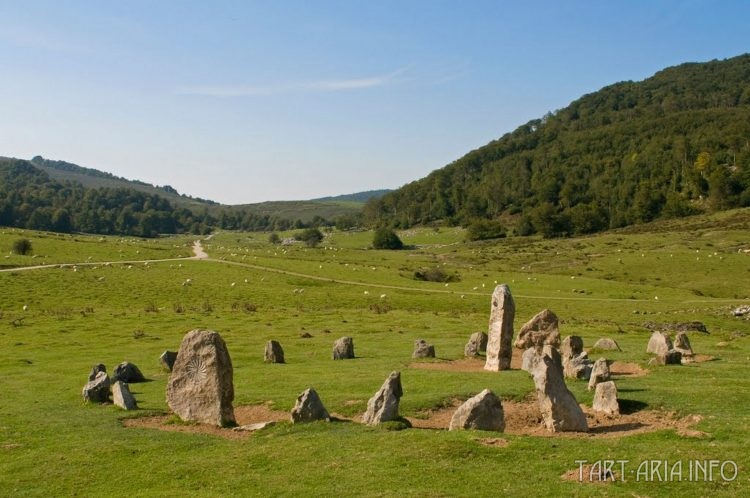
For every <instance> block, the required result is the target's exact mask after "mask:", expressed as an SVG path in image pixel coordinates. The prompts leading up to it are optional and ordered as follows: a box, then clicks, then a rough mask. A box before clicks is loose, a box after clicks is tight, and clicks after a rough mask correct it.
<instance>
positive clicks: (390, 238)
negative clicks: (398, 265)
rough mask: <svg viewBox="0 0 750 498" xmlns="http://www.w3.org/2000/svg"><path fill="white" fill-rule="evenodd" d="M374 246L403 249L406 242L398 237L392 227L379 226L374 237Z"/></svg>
mask: <svg viewBox="0 0 750 498" xmlns="http://www.w3.org/2000/svg"><path fill="white" fill-rule="evenodd" d="M372 247H374V248H375V249H394V250H397V249H403V248H404V243H403V242H401V239H399V238H398V235H396V232H394V231H393V230H391V229H390V228H378V229H377V230H375V236H374V237H373V239H372Z"/></svg>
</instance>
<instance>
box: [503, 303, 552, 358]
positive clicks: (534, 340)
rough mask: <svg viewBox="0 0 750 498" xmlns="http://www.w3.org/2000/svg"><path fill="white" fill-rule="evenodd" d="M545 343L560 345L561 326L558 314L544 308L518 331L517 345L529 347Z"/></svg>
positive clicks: (519, 347)
mask: <svg viewBox="0 0 750 498" xmlns="http://www.w3.org/2000/svg"><path fill="white" fill-rule="evenodd" d="M545 344H549V345H550V346H552V347H555V348H559V347H560V328H559V321H558V319H557V315H555V314H554V313H553V312H552V311H550V310H547V309H545V310H542V311H540V312H539V313H537V314H536V315H534V317H533V318H532V319H531V320H529V321H528V322H526V323H525V324H524V325H523V327H521V329H520V330H519V331H518V339H516V342H515V344H514V345H515V347H517V348H518V349H528V348H530V347H538V348H541V347H542V346H544V345H545Z"/></svg>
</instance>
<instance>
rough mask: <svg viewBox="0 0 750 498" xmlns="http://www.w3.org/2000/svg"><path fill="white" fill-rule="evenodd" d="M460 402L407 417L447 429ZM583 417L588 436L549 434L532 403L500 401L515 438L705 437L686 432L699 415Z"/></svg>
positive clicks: (508, 430)
mask: <svg viewBox="0 0 750 498" xmlns="http://www.w3.org/2000/svg"><path fill="white" fill-rule="evenodd" d="M460 404H461V401H460V400H454V401H453V403H452V406H448V407H444V408H440V409H436V410H431V411H427V412H424V413H423V414H421V416H420V417H418V418H416V417H407V418H408V419H409V421H410V422H411V423H412V426H414V427H415V428H418V429H444V430H445V429H448V427H449V426H450V421H451V417H453V413H454V412H455V411H456V408H457V407H458V406H459V405H460ZM581 408H582V409H583V411H584V413H585V414H586V421H587V422H588V425H589V432H556V433H553V432H550V431H548V430H547V428H546V427H545V426H544V424H543V420H542V414H541V412H540V411H539V406H538V404H537V402H536V400H535V399H533V398H532V399H528V400H524V401H507V400H506V401H503V412H504V414H505V433H506V434H513V435H518V436H542V437H566V438H614V437H623V436H630V435H633V434H641V433H644V432H653V431H658V430H663V429H674V430H675V431H677V433H678V434H679V435H681V436H683V437H704V436H707V434H705V433H703V432H701V431H696V430H693V429H690V427H691V426H693V425H695V424H697V423H698V422H700V421H701V419H702V418H701V417H700V416H699V415H691V416H688V417H684V418H677V417H676V415H675V413H674V412H667V411H661V410H641V411H638V412H635V413H630V414H621V415H616V416H609V415H604V414H602V413H598V412H595V411H593V410H592V409H591V408H589V407H586V406H583V405H581Z"/></svg>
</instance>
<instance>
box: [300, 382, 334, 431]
mask: <svg viewBox="0 0 750 498" xmlns="http://www.w3.org/2000/svg"><path fill="white" fill-rule="evenodd" d="M316 420H326V421H329V422H330V420H331V416H330V415H329V414H328V410H326V407H325V406H323V402H322V401H321V400H320V396H318V393H317V392H316V391H315V389H313V388H308V389H305V391H304V392H303V393H302V394H300V395H299V396H297V401H296V402H295V403H294V408H292V422H293V423H295V424H299V423H303V422H314V421H316Z"/></svg>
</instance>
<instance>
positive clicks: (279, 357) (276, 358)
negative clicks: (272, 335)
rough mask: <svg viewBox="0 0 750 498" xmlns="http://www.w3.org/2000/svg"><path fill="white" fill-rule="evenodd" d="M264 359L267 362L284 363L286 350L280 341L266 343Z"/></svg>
mask: <svg viewBox="0 0 750 498" xmlns="http://www.w3.org/2000/svg"><path fill="white" fill-rule="evenodd" d="M263 361H265V362H266V363H284V350H283V349H282V348H281V344H279V342H278V341H268V342H267V343H266V350H265V351H264V353H263Z"/></svg>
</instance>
